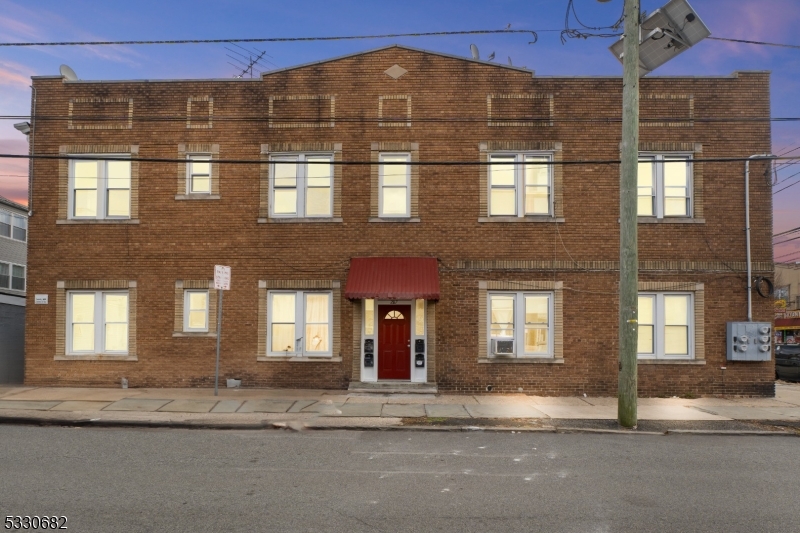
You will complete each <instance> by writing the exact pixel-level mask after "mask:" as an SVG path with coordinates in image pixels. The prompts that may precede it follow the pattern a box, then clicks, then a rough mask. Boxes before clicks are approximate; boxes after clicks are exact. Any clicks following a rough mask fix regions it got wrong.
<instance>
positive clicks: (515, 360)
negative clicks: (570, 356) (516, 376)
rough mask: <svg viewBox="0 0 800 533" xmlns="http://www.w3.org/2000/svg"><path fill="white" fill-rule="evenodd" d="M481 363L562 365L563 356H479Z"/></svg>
mask: <svg viewBox="0 0 800 533" xmlns="http://www.w3.org/2000/svg"><path fill="white" fill-rule="evenodd" d="M478 363H482V364H512V365H513V364H522V365H525V364H540V365H541V364H550V365H563V364H564V358H563V357H479V358H478Z"/></svg>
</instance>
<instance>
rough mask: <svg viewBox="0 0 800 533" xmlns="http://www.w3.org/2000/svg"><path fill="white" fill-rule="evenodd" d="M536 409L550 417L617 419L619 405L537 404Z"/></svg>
mask: <svg viewBox="0 0 800 533" xmlns="http://www.w3.org/2000/svg"><path fill="white" fill-rule="evenodd" d="M536 409H538V410H539V411H541V412H543V413H544V414H546V415H547V416H549V417H550V418H570V419H588V420H592V419H594V420H616V419H617V406H616V404H615V405H613V406H610V405H601V406H594V405H584V406H576V405H537V406H536Z"/></svg>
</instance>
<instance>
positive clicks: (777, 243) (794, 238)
mask: <svg viewBox="0 0 800 533" xmlns="http://www.w3.org/2000/svg"><path fill="white" fill-rule="evenodd" d="M799 239H800V237H792V238H791V239H786V240H785V241H781V242H774V243H772V246H780V245H781V244H785V243H787V242H792V241H796V240H799Z"/></svg>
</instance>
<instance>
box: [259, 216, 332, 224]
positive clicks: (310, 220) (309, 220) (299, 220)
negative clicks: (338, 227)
mask: <svg viewBox="0 0 800 533" xmlns="http://www.w3.org/2000/svg"><path fill="white" fill-rule="evenodd" d="M331 222H342V219H341V218H339V217H305V218H304V217H286V218H259V219H258V223H259V224H319V223H323V224H324V223H331Z"/></svg>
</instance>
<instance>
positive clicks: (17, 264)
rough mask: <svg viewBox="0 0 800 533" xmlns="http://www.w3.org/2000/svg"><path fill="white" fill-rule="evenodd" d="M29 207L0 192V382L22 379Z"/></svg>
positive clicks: (16, 381) (13, 381) (18, 381)
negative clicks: (0, 194) (5, 196)
mask: <svg viewBox="0 0 800 533" xmlns="http://www.w3.org/2000/svg"><path fill="white" fill-rule="evenodd" d="M27 248H28V209H27V208H26V207H25V206H24V205H20V204H18V203H16V202H13V201H11V200H9V199H8V198H4V197H2V196H0V383H22V378H23V371H24V366H25V281H26V277H27V264H28V260H27V259H28V258H27Z"/></svg>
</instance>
